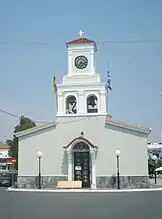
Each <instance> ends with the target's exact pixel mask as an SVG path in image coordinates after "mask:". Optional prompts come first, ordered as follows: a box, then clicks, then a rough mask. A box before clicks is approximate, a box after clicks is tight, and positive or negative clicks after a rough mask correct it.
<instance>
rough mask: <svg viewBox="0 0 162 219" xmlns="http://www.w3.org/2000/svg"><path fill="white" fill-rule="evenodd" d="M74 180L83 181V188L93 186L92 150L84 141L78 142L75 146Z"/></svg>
mask: <svg viewBox="0 0 162 219" xmlns="http://www.w3.org/2000/svg"><path fill="white" fill-rule="evenodd" d="M73 154H74V180H76V181H82V187H83V188H89V187H91V183H90V150H89V147H88V145H87V144H85V143H84V142H79V143H77V144H76V145H75V146H74V148H73Z"/></svg>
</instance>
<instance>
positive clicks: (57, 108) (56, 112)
mask: <svg viewBox="0 0 162 219" xmlns="http://www.w3.org/2000/svg"><path fill="white" fill-rule="evenodd" d="M57 112H58V95H57V92H56V114H57Z"/></svg>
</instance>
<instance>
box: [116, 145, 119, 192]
mask: <svg viewBox="0 0 162 219" xmlns="http://www.w3.org/2000/svg"><path fill="white" fill-rule="evenodd" d="M119 157H120V150H119V149H117V150H116V164H117V183H118V187H117V189H120V172H119Z"/></svg>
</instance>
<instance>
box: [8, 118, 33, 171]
mask: <svg viewBox="0 0 162 219" xmlns="http://www.w3.org/2000/svg"><path fill="white" fill-rule="evenodd" d="M35 126H36V124H35V122H33V121H32V120H31V119H29V118H27V117H24V116H21V117H20V120H19V124H18V125H17V126H16V127H15V128H14V133H16V132H20V131H24V130H27V129H30V128H33V127H35ZM6 144H7V145H9V156H11V157H16V159H17V163H16V169H17V167H18V138H17V137H15V136H13V139H12V140H10V139H8V140H6Z"/></svg>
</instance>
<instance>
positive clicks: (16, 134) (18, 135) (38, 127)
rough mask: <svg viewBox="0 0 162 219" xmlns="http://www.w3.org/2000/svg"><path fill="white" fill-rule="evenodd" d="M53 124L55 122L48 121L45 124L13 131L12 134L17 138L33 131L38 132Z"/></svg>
mask: <svg viewBox="0 0 162 219" xmlns="http://www.w3.org/2000/svg"><path fill="white" fill-rule="evenodd" d="M55 125H56V123H48V124H46V125H42V126H37V127H33V128H30V129H27V130H24V131H21V132H15V133H14V135H15V137H17V138H20V137H24V136H26V135H30V134H33V133H35V132H38V131H42V130H44V129H47V128H50V127H52V126H55Z"/></svg>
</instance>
